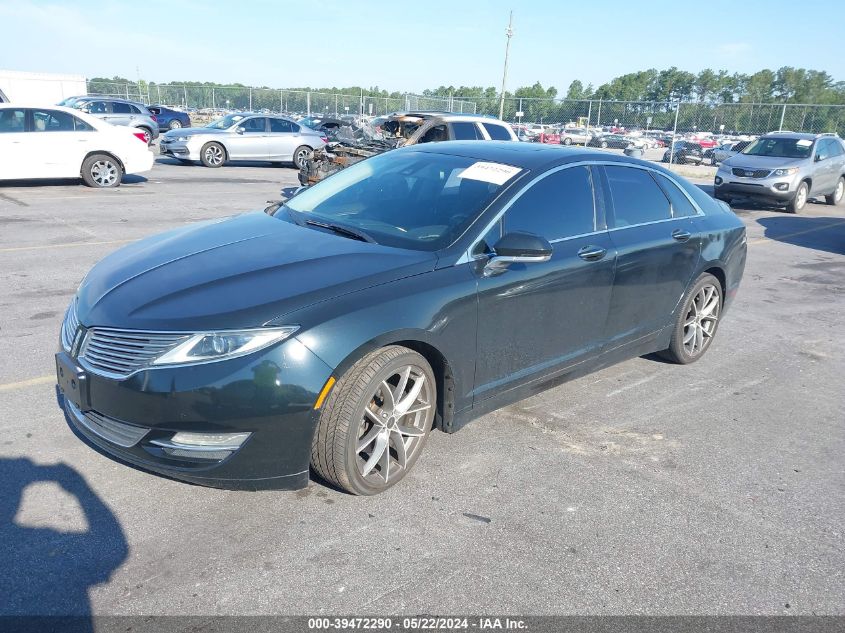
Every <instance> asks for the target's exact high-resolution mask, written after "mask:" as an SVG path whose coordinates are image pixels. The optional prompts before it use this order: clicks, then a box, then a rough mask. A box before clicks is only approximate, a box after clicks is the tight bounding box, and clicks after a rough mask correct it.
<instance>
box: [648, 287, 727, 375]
mask: <svg viewBox="0 0 845 633" xmlns="http://www.w3.org/2000/svg"><path fill="white" fill-rule="evenodd" d="M722 301H723V299H722V284H720V283H719V280H718V279H716V278H715V277H714V276H713V275H711V274H710V273H704V274H703V275H701V276H700V277H699V278H698V279H697V280H696V282H695V283H694V284H693V286H692V288H690V290H689V292H688V293H687V296H686V297H685V299H684V303H683V305H682V307H681V309H680V310H679V311H678V316H677V318H676V320H675V327H674V329H673V330H672V338H671V340H670V342H669V347H668V348H667V349H665V350H663V351H662V352H660V355H661V356H663V357H664V358H666V359H668V360H670V361H672V362H674V363H678V364H680V365H689V364H690V363H694V362H695V361H697V360H698V359H699V358H701V357H702V356H703V355H704V352H706V351H707V349H708V348H709V347H710V343H711V342H712V341H713V337H714V336H716V329H717V328H718V327H719V316H720V315H721V312H722Z"/></svg>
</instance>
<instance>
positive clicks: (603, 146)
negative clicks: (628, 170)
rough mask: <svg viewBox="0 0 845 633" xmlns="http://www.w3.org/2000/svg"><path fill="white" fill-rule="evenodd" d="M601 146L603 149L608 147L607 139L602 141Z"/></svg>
mask: <svg viewBox="0 0 845 633" xmlns="http://www.w3.org/2000/svg"><path fill="white" fill-rule="evenodd" d="M601 147H602V149H605V148H606V147H607V141H602V142H601Z"/></svg>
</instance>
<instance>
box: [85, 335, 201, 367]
mask: <svg viewBox="0 0 845 633" xmlns="http://www.w3.org/2000/svg"><path fill="white" fill-rule="evenodd" d="M189 337H190V334H185V333H174V332H144V331H142V330H117V329H110V328H91V329H90V330H88V334H87V335H86V337H85V341H84V342H83V344H82V351H81V352H80V354H79V357H80V359H82V360H83V361H85V364H86V365H87V366H88V368H89V369H91V370H93V371H95V372H100V373H104V374H106V375H108V376H112V377H117V378H125V377H127V376H129V375H130V374H132V373H134V372H136V371H138V370H139V369H143V368H145V367H147V366H149V365H150V363H151V362H152V361H153V359H155V358H156V357H158V356H161V355H162V354H164V353H165V352H166V351H168V350H170V349H173V348H174V347H176V346H177V345H178V344H179V343H182V342H183V341H186V340H187V339H188V338H189Z"/></svg>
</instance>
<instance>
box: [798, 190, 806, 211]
mask: <svg viewBox="0 0 845 633" xmlns="http://www.w3.org/2000/svg"><path fill="white" fill-rule="evenodd" d="M805 204H807V186H806V185H801V186H799V187H798V193H796V194H795V208H796V209H803V208H804V205H805Z"/></svg>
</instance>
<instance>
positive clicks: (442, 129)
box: [419, 125, 449, 143]
mask: <svg viewBox="0 0 845 633" xmlns="http://www.w3.org/2000/svg"><path fill="white" fill-rule="evenodd" d="M448 140H449V134H448V133H447V132H446V126H445V125H435V126H434V127H433V128H431V129H430V130H429V131H428V132H426V133H425V134H423V137H422V138H421V139H420V140H419V142H420V143H439V142H440V141H448Z"/></svg>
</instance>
